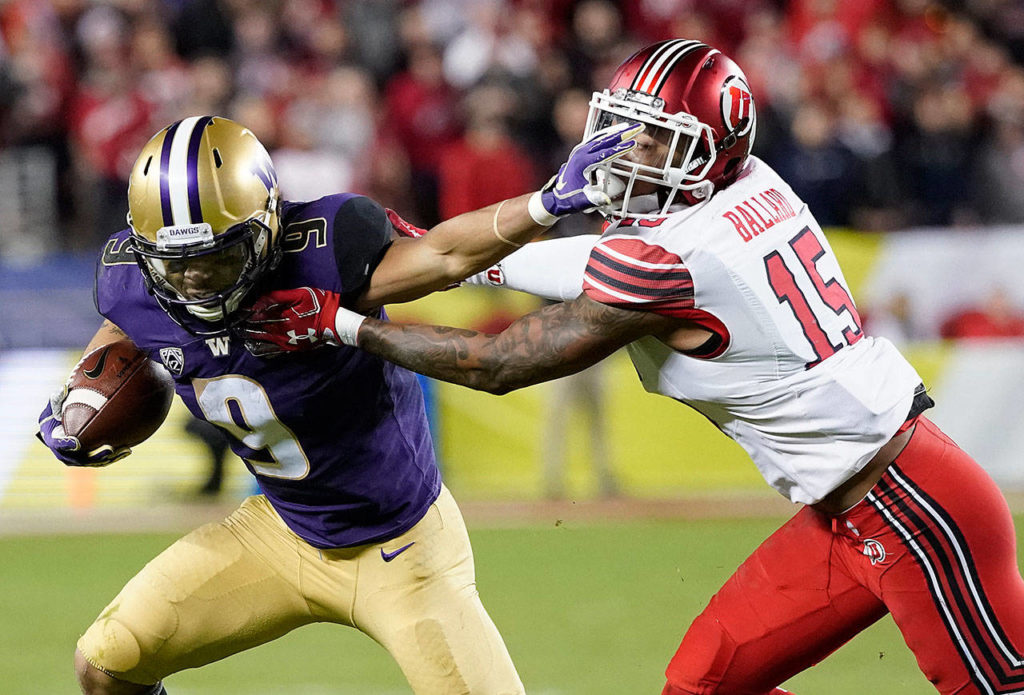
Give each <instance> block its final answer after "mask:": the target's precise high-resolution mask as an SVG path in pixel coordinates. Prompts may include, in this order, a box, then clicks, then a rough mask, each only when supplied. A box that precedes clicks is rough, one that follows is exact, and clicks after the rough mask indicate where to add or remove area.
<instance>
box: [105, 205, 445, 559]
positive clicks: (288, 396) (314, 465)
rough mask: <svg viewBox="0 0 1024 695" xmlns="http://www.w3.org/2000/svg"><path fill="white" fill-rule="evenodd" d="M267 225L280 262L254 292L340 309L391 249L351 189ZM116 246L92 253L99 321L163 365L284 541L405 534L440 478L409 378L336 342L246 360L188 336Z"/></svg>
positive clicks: (382, 219)
mask: <svg viewBox="0 0 1024 695" xmlns="http://www.w3.org/2000/svg"><path fill="white" fill-rule="evenodd" d="M281 220H282V221H281V230H280V232H279V234H280V239H279V240H280V243H281V244H282V245H283V248H284V254H283V258H282V261H281V263H280V265H279V266H278V267H277V268H276V269H275V270H274V271H273V272H272V273H271V274H270V276H269V277H268V278H266V279H265V282H264V284H263V286H262V287H261V291H262V292H267V291H271V290H275V289H286V288H293V287H302V286H307V285H308V286H313V287H320V288H323V289H326V290H332V291H334V292H338V293H340V294H341V295H342V297H343V301H345V300H351V299H352V298H354V297H355V296H357V295H358V294H359V293H360V292H361V291H362V289H363V288H364V287H365V284H366V282H367V280H368V279H369V276H370V275H371V274H372V272H373V270H374V268H375V267H376V265H377V263H378V262H379V261H380V258H381V257H382V256H383V254H384V251H385V250H386V249H387V247H388V245H389V244H390V240H391V229H392V228H391V224H390V222H388V220H387V217H386V216H385V214H384V211H383V209H382V208H381V207H380V206H379V205H377V204H376V203H374V202H373V201H371V200H369V199H367V198H364V197H361V196H354V195H352V194H340V195H333V196H327V197H325V198H321V199H319V200H315V201H312V202H308V203H285V204H284V209H283V212H282V218H281ZM128 239H129V230H123V231H121V232H118V233H117V234H115V235H113V236H112V237H111V238H110V240H109V241H108V242H107V245H106V247H105V249H104V252H103V257H102V259H101V261H100V264H99V266H98V270H97V276H96V304H97V307H98V309H99V311H100V313H101V314H103V315H104V316H105V317H106V318H108V319H109V320H110V321H112V322H113V323H115V324H116V325H117V326H118V327H120V328H121V330H123V331H124V332H125V333H127V334H128V336H129V337H130V338H131V339H132V340H133V341H134V342H135V344H136V345H138V346H139V347H140V348H142V349H143V350H146V351H148V352H149V353H150V355H151V356H152V357H153V359H159V360H160V361H161V362H162V363H163V364H164V365H165V366H166V367H167V368H168V370H169V371H170V372H171V374H172V375H173V376H174V380H175V388H176V390H177V392H178V395H179V396H181V398H182V400H183V401H184V402H185V405H187V406H188V409H189V410H190V411H192V413H193V414H194V415H195V416H196V417H199V418H202V419H204V420H208V421H209V422H212V423H213V424H215V425H217V426H218V427H220V428H221V429H222V430H224V431H225V432H226V433H227V434H229V435H230V441H231V448H232V449H233V450H234V452H235V453H236V454H238V456H240V457H241V458H242V460H243V461H245V464H246V466H248V468H249V470H250V471H251V472H252V473H253V474H254V475H255V476H256V479H257V480H258V481H259V485H260V488H261V490H262V491H263V493H264V494H265V495H266V496H267V498H268V499H269V500H270V502H271V503H272V504H273V505H274V508H275V509H276V510H277V511H278V513H279V514H280V515H281V517H282V518H283V519H284V521H285V523H287V524H288V526H289V527H290V528H291V529H292V530H293V531H294V532H295V533H296V534H298V535H299V536H301V537H302V538H303V539H305V540H306V541H307V542H309V543H310V544H312V545H314V546H316V547H320V548H334V547H343V546H353V545H362V544H365V543H372V542H380V541H383V540H387V539H389V538H392V537H394V536H397V535H400V534H402V533H404V532H405V531H407V530H408V529H410V528H411V527H412V526H413V525H415V523H416V522H417V521H418V520H419V519H420V518H421V517H422V516H423V514H424V513H425V512H426V510H427V508H428V507H429V506H430V505H431V504H432V503H433V501H434V499H435V498H436V497H437V495H438V493H439V491H440V487H441V480H440V474H439V472H438V469H437V465H436V463H435V461H434V452H433V448H432V444H431V440H430V432H429V429H428V426H427V420H426V414H425V412H424V408H423V396H422V393H421V391H420V388H419V384H418V383H417V381H416V377H415V375H414V374H412V372H409V371H407V370H405V369H402V368H401V367H397V366H395V365H393V364H391V363H389V362H386V361H384V360H382V359H380V358H378V357H374V356H373V355H370V354H369V353H365V352H363V351H361V350H357V349H355V348H350V347H338V348H333V347H324V348H321V349H319V350H314V351H312V352H305V353H290V354H289V353H286V354H283V355H280V356H275V357H270V358H258V357H254V356H253V355H251V354H250V353H249V352H248V351H247V350H246V349H245V347H244V345H243V343H242V340H241V339H239V338H237V337H235V336H233V335H226V334H225V335H220V336H214V337H209V336H203V337H197V336H195V335H192V334H191V333H189V332H188V331H186V330H185V329H184V328H182V327H181V326H179V325H178V324H177V323H175V322H174V321H173V320H172V319H171V318H170V317H169V316H168V315H167V314H166V313H164V311H163V310H162V309H161V308H160V306H159V305H158V304H157V302H156V301H155V300H154V298H153V297H152V296H151V295H149V294H148V293H147V291H146V287H145V283H144V280H143V276H142V273H141V271H140V270H139V268H138V266H137V265H136V263H135V260H134V257H133V255H132V253H131V251H130V250H129V244H128ZM381 314H383V312H381Z"/></svg>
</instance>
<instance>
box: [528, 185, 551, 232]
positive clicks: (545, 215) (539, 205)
mask: <svg viewBox="0 0 1024 695" xmlns="http://www.w3.org/2000/svg"><path fill="white" fill-rule="evenodd" d="M526 209H527V211H528V212H529V213H530V217H532V218H533V221H534V222H536V223H537V224H539V225H540V226H541V227H550V226H551V225H553V224H554V223H555V222H557V221H558V220H559V217H558V216H557V215H552V214H551V213H550V212H548V211H547V209H546V208H545V207H544V203H543V202H542V201H541V199H540V191H537V192H536V193H534V194H533V195H531V196H530V202H529V203H527V204H526Z"/></svg>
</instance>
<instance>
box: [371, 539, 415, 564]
mask: <svg viewBox="0 0 1024 695" xmlns="http://www.w3.org/2000/svg"><path fill="white" fill-rule="evenodd" d="M414 545H416V541H413V542H412V543H410V544H409V545H403V546H402V547H401V548H399V549H398V550H395V551H393V552H390V553H389V552H386V551H385V550H384V548H381V549H380V556H381V559H383V560H384V562H391V561H392V560H394V559H395V558H396V557H398V556H399V555H401V554H402V553H404V552H405V551H406V550H408V549H409V548H411V547H413V546H414Z"/></svg>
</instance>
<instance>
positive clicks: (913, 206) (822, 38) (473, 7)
mask: <svg viewBox="0 0 1024 695" xmlns="http://www.w3.org/2000/svg"><path fill="white" fill-rule="evenodd" d="M671 37H687V38H697V39H701V40H704V41H706V42H707V43H710V44H711V45H714V46H716V47H719V48H721V49H722V50H723V51H724V52H726V53H727V54H728V55H730V56H732V57H734V58H735V59H736V60H737V61H738V62H739V63H740V65H741V66H742V67H743V68H744V70H745V71H746V73H747V75H748V77H749V79H750V82H751V86H752V88H753V90H754V94H755V97H756V99H757V106H758V133H757V140H756V143H755V154H757V155H758V156H760V157H762V158H764V159H765V160H767V161H768V162H769V163H770V164H771V165H772V166H773V167H775V168H776V169H777V170H778V171H779V172H780V173H781V174H782V175H783V176H784V177H785V178H786V179H787V180H788V181H789V182H790V183H791V185H792V186H793V188H794V189H795V190H796V191H797V192H798V193H799V194H800V195H801V196H802V197H803V198H804V199H805V200H806V201H807V202H808V203H809V204H810V206H811V209H812V210H813V211H814V213H815V215H816V216H817V218H818V220H819V221H820V222H821V224H822V226H825V227H847V228H852V229H856V230H861V231H865V232H874V231H898V230H905V229H911V228H915V227H935V226H940V227H955V228H963V229H978V228H979V227H983V226H990V225H1012V224H1020V223H1024V0H966V1H960V2H948V3H943V2H939V1H935V0H931V1H930V0H858V1H857V2H841V1H840V0H792V1H789V2H787V1H784V0H700V1H699V2H698V0H550V1H547V2H544V1H541V0H0V267H2V268H5V269H6V270H5V275H6V277H5V278H0V289H5V290H7V291H19V290H22V289H24V291H34V290H33V288H32V285H31V283H32V278H34V277H37V276H39V275H40V273H39V272H35V271H31V272H28V273H27V274H28V276H29V279H28V280H26V278H25V277H24V276H17V275H16V274H12V269H17V268H19V267H20V268H24V269H30V268H33V267H34V265H33V264H37V263H38V262H39V261H40V260H41V259H52V258H54V256H55V255H56V256H57V257H58V258H60V257H62V256H61V255H62V254H63V256H65V257H66V256H74V255H75V254H78V255H79V256H86V255H88V256H89V257H90V258H91V257H94V255H95V253H96V250H97V249H98V248H99V247H100V245H101V244H102V241H103V240H104V239H105V238H106V237H107V236H108V235H109V234H111V233H112V232H114V231H116V230H118V229H121V228H122V227H123V226H124V225H125V211H126V196H125V190H126V179H127V175H128V173H129V170H130V168H131V165H132V163H133V161H134V159H135V157H136V155H137V153H138V151H139V149H140V147H141V146H142V145H143V143H144V142H145V141H146V139H147V138H149V137H150V136H151V135H152V134H153V133H154V132H156V131H157V130H158V129H159V128H161V127H163V126H165V125H167V124H169V123H171V122H173V121H175V120H177V119H180V118H182V117H185V116H187V115H195V114H221V115H226V116H228V117H231V118H234V119H236V120H238V121H240V122H241V123H243V124H245V125H247V126H248V127H249V128H251V129H252V130H253V131H254V132H255V133H256V135H257V136H258V137H259V138H260V139H261V140H262V141H263V142H264V143H265V144H266V145H267V146H268V149H269V150H270V151H271V154H272V156H273V158H274V161H275V164H276V166H277V169H278V173H279V175H280V180H281V183H282V189H283V193H284V195H285V197H286V198H290V199H296V200H304V199H312V198H315V197H318V196H321V195H325V194H329V193H334V192H338V191H346V190H348V191H355V192H359V193H364V194H367V195H369V196H371V197H373V198H375V199H377V200H378V201H380V202H381V203H382V204H384V205H386V206H388V207H392V208H395V209H396V210H398V211H399V212H400V213H401V214H402V215H403V216H405V217H406V218H407V219H408V220H410V221H412V222H414V223H416V224H419V225H421V226H426V227H429V226H430V225H432V224H434V223H436V222H437V221H438V220H440V219H443V218H447V217H451V216H453V215H456V214H458V213H460V212H464V211H467V210H471V209H474V208H477V207H480V206H484V205H488V204H490V203H493V202H495V201H497V200H500V199H502V198H506V197H510V196H513V195H517V194H519V193H523V192H527V191H529V190H532V189H534V188H535V187H537V186H539V185H541V184H542V183H543V182H544V181H545V180H546V179H547V177H548V176H550V175H551V174H552V173H553V172H554V171H555V170H556V168H557V166H558V164H559V163H560V162H561V161H562V160H563V158H564V156H565V155H566V153H567V151H568V150H569V149H570V148H571V147H572V145H573V144H575V143H576V142H578V141H579V139H580V137H581V135H582V132H583V127H584V123H585V118H586V113H587V104H588V100H589V97H590V93H591V92H592V91H593V90H594V89H601V88H603V87H604V86H605V85H606V84H607V83H608V81H609V79H610V77H611V75H612V73H613V71H614V69H615V67H616V66H617V65H618V64H619V63H620V62H621V61H622V60H623V59H624V58H626V57H627V56H629V55H630V54H631V53H632V52H633V51H635V50H636V49H637V48H639V47H640V46H643V45H645V44H647V43H649V42H652V41H657V40H660V39H665V38H671ZM595 217H596V216H595ZM597 222H598V221H597V220H592V219H589V218H586V217H579V218H573V219H572V220H570V221H569V222H567V223H562V224H560V225H558V227H556V230H557V233H559V234H575V233H580V232H586V231H595V230H596V225H597ZM44 267H45V269H46V270H45V273H46V274H47V278H46V279H45V280H37V282H38V283H39V284H38V287H39V288H42V287H46V288H50V287H53V286H54V285H55V284H56V285H58V286H59V285H60V284H61V283H62V282H67V283H71V284H77V285H80V284H82V283H83V282H84V283H87V282H88V280H83V279H82V278H81V277H79V276H81V275H82V274H83V273H86V272H87V271H83V270H82V268H83V266H82V265H81V264H79V265H73V264H72V265H62V264H61V263H60V262H58V263H56V264H54V262H53V261H52V260H49V261H47V263H45V265H44ZM71 276H75V278H76V279H75V280H73V281H72V280H65V278H66V277H71ZM68 296H69V298H71V299H69V300H68V301H69V302H71V303H74V302H78V303H81V301H80V299H79V298H78V295H76V294H73V293H71V292H69V294H68ZM1010 300H1011V301H1006V297H1005V296H996V297H995V298H994V300H993V301H990V302H988V304H989V305H990V306H985V307H977V306H973V307H968V308H969V309H972V310H973V309H979V310H980V311H981V312H982V318H983V320H982V321H981V322H980V323H979V322H978V321H974V322H973V323H971V325H970V326H969V327H968V329H967V330H968V332H973V333H980V334H993V333H994V334H1000V335H1022V334H1024V314H1022V313H1021V311H1020V308H1019V307H1018V306H1016V305H1015V302H1014V301H1013V297H1010ZM7 303H8V304H9V305H10V304H11V303H10V302H7ZM24 306H26V307H27V306H30V304H24ZM888 309H889V308H887V311H888ZM900 310H901V309H900V307H899V306H895V307H893V308H892V311H890V312H889V313H890V314H893V313H896V314H898V312H899V311H900ZM12 311H14V312H16V311H18V309H15V308H9V309H8V310H7V314H10V313H11V312H12ZM25 311H26V312H33V311H35V310H34V309H25ZM84 312H85V313H87V314H88V313H89V311H88V308H85V309H84ZM69 313H70V312H69ZM81 313H82V312H78V313H77V314H76V316H77V315H81ZM992 315H998V316H997V317H996V323H998V324H999V325H995V324H993V322H992V321H987V319H984V317H985V316H992ZM69 320H73V319H69ZM89 320H93V317H92V315H91V314H90V315H89ZM5 323H6V324H7V325H10V321H9V320H7V319H5ZM979 326H980V328H979ZM87 329H88V327H87V326H85V327H83V329H82V331H80V332H82V333H85V332H86V331H87ZM957 330H959V329H958V328H957V327H956V326H955V325H954V326H953V328H952V329H950V330H949V331H946V333H947V334H948V335H953V336H955V334H956V331H957ZM72 335H73V337H69V341H74V340H77V339H78V335H77V333H76V332H75V331H69V336H72ZM16 338H17V339H14V338H11V337H10V336H8V337H7V338H6V339H5V343H6V344H8V345H17V344H35V343H36V342H38V341H37V340H36V339H35V338H33V337H31V336H28V337H26V336H25V335H24V332H22V335H21V336H17V337H16ZM43 344H46V343H45V342H44V343H43Z"/></svg>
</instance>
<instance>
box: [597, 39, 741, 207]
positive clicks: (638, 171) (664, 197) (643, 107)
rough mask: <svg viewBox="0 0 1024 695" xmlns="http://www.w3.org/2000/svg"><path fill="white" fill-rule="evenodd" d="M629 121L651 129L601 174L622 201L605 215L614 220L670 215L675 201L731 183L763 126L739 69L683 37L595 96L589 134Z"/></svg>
mask: <svg viewBox="0 0 1024 695" xmlns="http://www.w3.org/2000/svg"><path fill="white" fill-rule="evenodd" d="M622 121H630V122H640V123H643V124H645V126H646V129H645V131H644V134H643V135H641V136H640V138H641V141H640V147H638V148H637V150H635V151H634V152H632V153H630V154H628V155H626V156H625V157H620V158H618V159H616V160H614V161H612V162H610V163H607V164H603V165H601V167H600V169H599V172H598V175H597V179H598V183H599V184H602V185H604V186H605V188H606V191H607V192H608V193H609V195H611V197H612V198H613V199H615V200H614V202H613V203H612V205H611V206H610V207H606V208H603V209H602V212H603V213H604V214H606V215H611V216H615V217H624V216H626V215H629V216H630V217H663V216H664V215H665V214H666V213H667V212H668V210H669V208H670V207H671V206H672V205H673V204H674V203H676V204H678V203H689V204H694V203H696V202H698V201H700V200H704V199H707V198H708V197H709V196H710V195H711V194H712V193H713V192H714V191H715V190H717V189H719V188H721V187H722V186H727V185H728V184H730V183H732V181H734V180H735V178H736V176H737V175H738V174H739V172H740V170H741V169H742V168H743V164H744V162H746V160H747V157H748V156H749V155H750V148H751V147H752V146H753V144H754V132H755V130H756V126H757V116H756V113H755V111H754V98H753V96H752V95H751V93H750V87H749V86H748V84H747V78H746V77H745V76H744V74H743V71H742V70H740V68H739V66H738V65H736V63H734V62H733V61H732V60H730V59H729V58H728V57H726V56H725V55H723V54H722V53H721V52H720V51H718V50H716V49H714V48H711V47H710V46H707V45H705V44H703V43H700V42H699V41H687V40H683V39H672V40H669V41H661V42H659V43H655V44H652V45H650V46H647V47H646V48H643V49H641V50H640V51H638V52H637V53H635V54H633V56H632V57H630V58H629V59H627V60H626V61H625V62H624V63H623V64H622V65H620V66H619V69H618V70H617V71H616V72H615V76H614V77H613V78H612V82H611V84H610V85H609V86H608V89H606V90H604V91H603V92H594V95H593V98H592V99H591V100H590V114H589V116H588V118H587V130H586V135H585V136H584V137H585V138H589V137H590V136H591V135H593V134H594V133H596V132H597V131H600V130H602V129H603V128H607V127H608V126H610V125H614V124H615V123H619V122H622ZM645 143H647V145H646V146H645ZM645 150H646V153H645ZM610 175H611V176H610ZM641 181H642V182H646V183H647V184H656V186H657V188H656V187H654V186H651V185H643V184H641V185H640V186H637V183H638V182H641ZM634 189H636V190H634ZM652 191H653V192H657V197H656V198H652V197H651V196H649V195H647V194H649V193H651V192H652ZM680 193H681V197H682V198H683V200H677V194H680ZM641 197H642V198H644V202H643V203H640V202H639V199H640V198H641ZM631 202H633V203H634V205H633V207H634V208H637V209H636V210H632V211H631V210H629V207H630V203H631Z"/></svg>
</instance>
